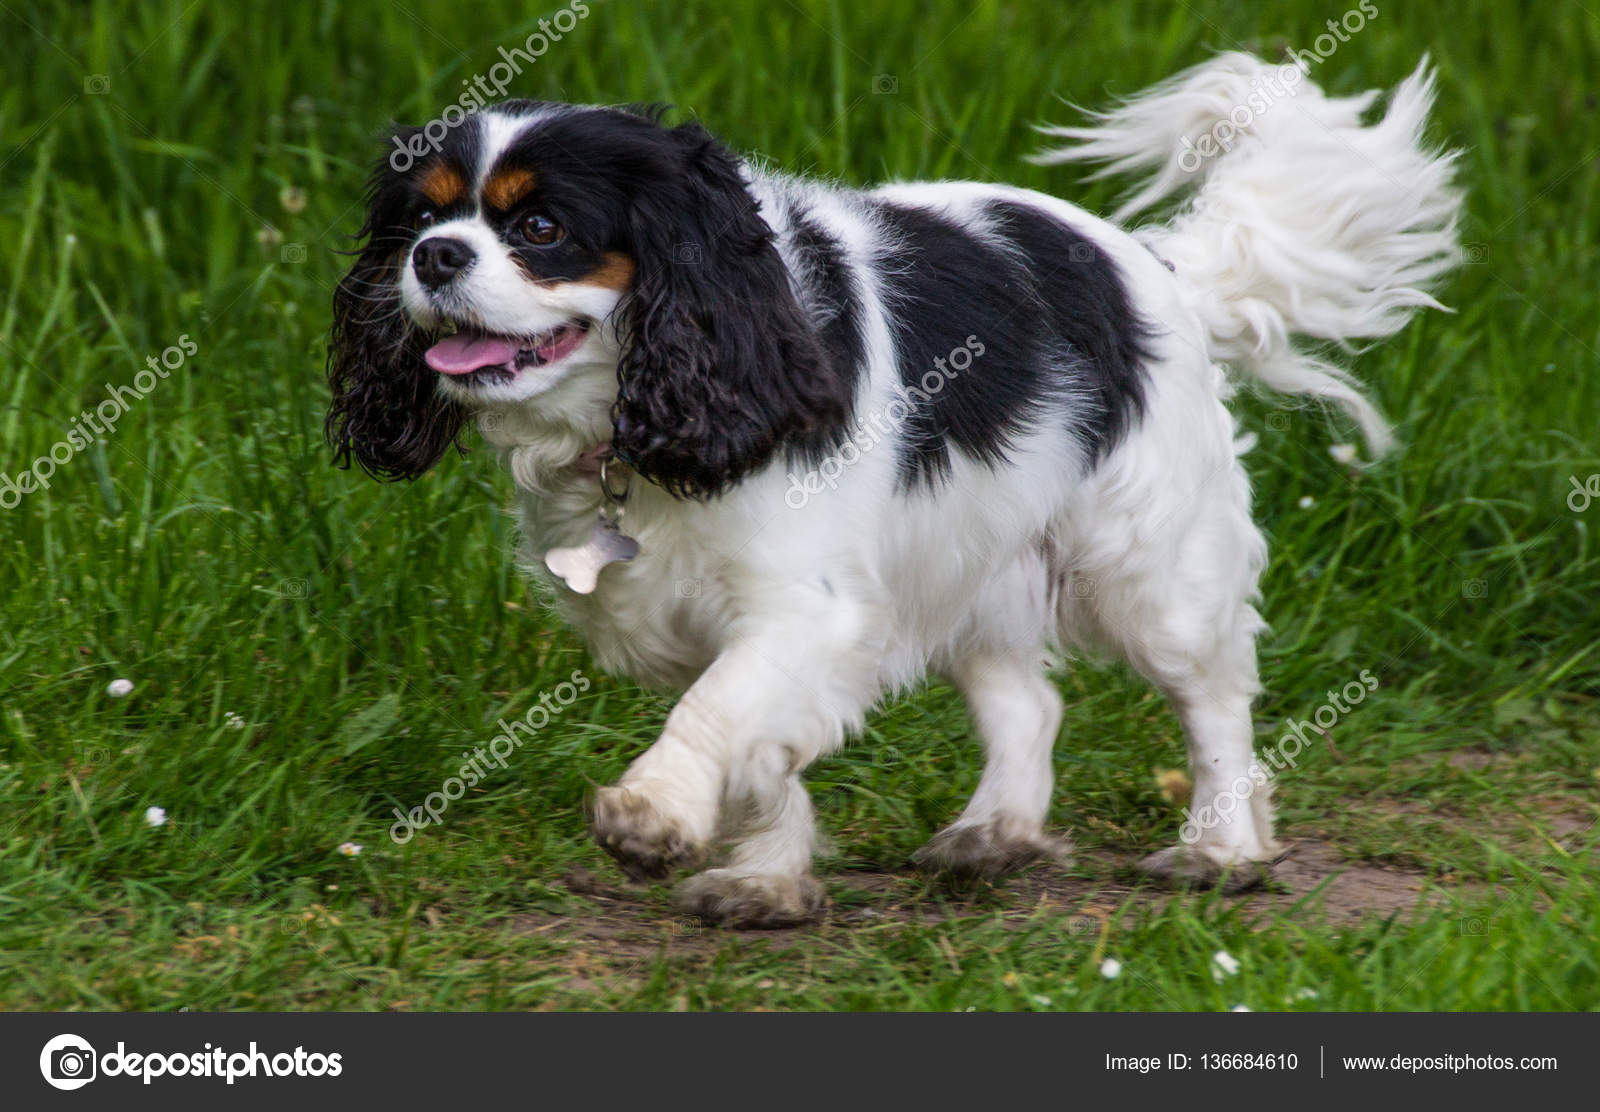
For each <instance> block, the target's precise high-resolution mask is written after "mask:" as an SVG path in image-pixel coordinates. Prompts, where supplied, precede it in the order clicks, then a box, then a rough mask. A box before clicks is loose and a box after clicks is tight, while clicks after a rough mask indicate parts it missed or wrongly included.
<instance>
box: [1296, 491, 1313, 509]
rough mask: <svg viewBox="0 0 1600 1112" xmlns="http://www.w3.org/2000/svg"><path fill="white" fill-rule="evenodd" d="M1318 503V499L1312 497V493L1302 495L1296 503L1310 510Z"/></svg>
mask: <svg viewBox="0 0 1600 1112" xmlns="http://www.w3.org/2000/svg"><path fill="white" fill-rule="evenodd" d="M1316 504H1317V500H1316V499H1315V498H1313V497H1311V495H1309V494H1306V495H1302V496H1301V498H1300V501H1299V502H1296V503H1295V505H1297V506H1299V507H1300V508H1301V509H1302V510H1309V509H1310V508H1311V507H1312V506H1315V505H1316Z"/></svg>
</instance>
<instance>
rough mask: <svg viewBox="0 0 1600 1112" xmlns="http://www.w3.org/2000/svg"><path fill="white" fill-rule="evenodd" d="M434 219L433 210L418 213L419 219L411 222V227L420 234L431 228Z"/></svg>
mask: <svg viewBox="0 0 1600 1112" xmlns="http://www.w3.org/2000/svg"><path fill="white" fill-rule="evenodd" d="M434 219H435V218H434V215H433V210H432V209H423V210H422V211H421V212H419V213H417V218H416V219H415V220H413V221H412V222H411V226H412V227H414V228H416V229H417V231H419V232H420V231H421V230H422V229H424V228H427V227H431V226H432V224H433V221H434Z"/></svg>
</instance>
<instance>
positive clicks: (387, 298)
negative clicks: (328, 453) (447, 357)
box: [324, 168, 466, 480]
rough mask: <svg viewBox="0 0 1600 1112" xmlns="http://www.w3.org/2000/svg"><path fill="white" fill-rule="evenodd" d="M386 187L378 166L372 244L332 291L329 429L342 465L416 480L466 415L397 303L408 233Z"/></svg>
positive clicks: (366, 235)
mask: <svg viewBox="0 0 1600 1112" xmlns="http://www.w3.org/2000/svg"><path fill="white" fill-rule="evenodd" d="M384 193H385V187H384V184H383V170H382V168H380V172H379V175H377V176H375V178H374V192H373V205H372V210H371V212H370V214H369V215H368V217H367V220H366V223H365V224H364V225H363V226H362V229H361V232H360V234H359V238H361V239H362V240H365V245H364V246H363V247H362V249H361V251H360V252H359V253H358V255H357V257H356V261H355V265H354V266H352V267H351V268H350V273H349V274H347V275H345V277H344V280H343V281H341V282H340V283H339V286H338V288H337V289H336V290H334V293H333V333H332V336H331V337H330V341H329V345H328V385H329V386H330V387H331V388H332V391H333V400H332V402H331V404H330V405H329V407H328V418H327V422H326V424H325V426H324V431H325V433H326V435H327V438H328V443H329V444H330V445H332V446H333V454H334V461H335V462H336V463H337V464H338V465H339V466H340V467H349V466H350V461H351V458H352V457H353V458H354V459H355V461H356V462H357V463H359V464H360V465H361V467H362V470H364V471H366V472H367V473H368V474H369V475H372V476H374V477H375V478H379V479H385V480H393V479H415V478H416V477H417V476H419V475H421V474H422V473H423V472H425V471H427V470H428V469H429V468H430V467H432V466H433V465H434V464H436V463H438V462H439V459H440V457H442V456H443V455H444V454H445V452H446V450H448V449H449V448H450V446H451V445H452V444H455V443H456V435H457V433H459V432H460V430H461V426H462V423H463V421H464V420H465V418H466V414H465V411H464V410H463V409H462V408H461V406H460V405H459V404H458V403H456V402H454V401H452V400H450V399H448V398H444V397H441V396H440V395H439V394H438V376H437V375H435V374H434V372H433V371H432V370H431V369H430V368H429V367H428V365H427V363H426V362H424V361H423V352H424V350H425V349H426V343H425V341H424V338H423V337H422V336H420V335H419V334H418V333H417V330H416V329H415V328H414V327H413V326H412V324H411V322H410V321H409V320H408V319H407V318H406V315H405V312H404V311H403V310H402V308H401V306H400V268H401V267H403V266H405V265H406V259H407V257H408V249H409V247H410V245H411V236H410V234H409V232H408V231H407V230H406V229H405V228H403V227H401V226H399V224H398V222H396V221H392V220H390V219H388V217H387V213H386V208H387V206H386V205H385V203H384Z"/></svg>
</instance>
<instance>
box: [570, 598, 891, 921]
mask: <svg viewBox="0 0 1600 1112" xmlns="http://www.w3.org/2000/svg"><path fill="white" fill-rule="evenodd" d="M857 628H858V627H857V626H856V625H855V623H854V622H852V621H850V620H848V619H846V620H842V621H829V620H826V619H823V620H813V622H812V623H811V624H810V625H809V626H808V627H803V628H792V629H778V628H768V629H767V630H765V631H764V634H763V635H762V636H760V637H756V638H749V639H745V640H741V641H739V642H737V643H735V644H733V645H731V646H729V647H728V648H727V649H725V650H724V651H723V652H722V654H721V655H720V656H718V657H717V659H716V660H715V661H714V662H713V663H712V665H711V667H709V668H708V669H707V670H706V671H705V673H704V674H703V675H701V677H700V678H699V679H698V680H696V681H695V683H694V684H693V685H692V686H691V687H690V688H689V690H688V691H687V692H686V693H685V694H684V696H683V699H682V700H681V701H680V702H679V703H678V705H677V706H676V707H674V708H673V710H672V713H671V714H670V715H668V717H667V724H666V728H665V729H664V730H663V731H662V734H661V737H660V739H659V740H658V741H657V742H656V743H655V744H654V745H652V746H651V747H650V749H649V750H648V751H646V752H645V753H644V754H643V755H642V756H641V757H639V759H638V760H636V761H635V762H634V763H633V765H632V766H631V767H630V768H629V769H628V771H627V772H626V773H625V774H624V775H623V777H622V779H621V780H620V781H619V782H618V783H617V784H615V785H613V786H611V787H608V788H603V789H601V790H600V792H599V793H598V794H597V796H596V798H595V801H594V816H593V830H594V835H595V838H596V839H597V840H598V841H599V842H600V844H601V845H602V846H603V847H604V848H605V849H606V851H607V852H608V853H610V854H611V855H612V856H613V857H615V858H616V859H617V861H618V862H619V863H620V864H621V865H622V867H623V869H624V870H626V871H627V872H628V874H629V875H630V876H633V877H635V878H636V879H646V878H660V877H664V876H666V875H667V874H668V873H670V872H671V871H672V870H674V869H677V868H686V867H694V866H698V865H699V864H700V863H702V862H703V861H704V860H705V859H706V858H707V856H708V855H709V853H710V849H711V846H712V843H713V841H714V840H715V839H717V838H718V836H719V835H722V836H723V837H725V838H727V839H730V840H732V841H733V842H734V843H735V847H734V850H733V852H732V855H731V857H730V859H729V861H728V862H727V863H726V867H724V868H718V869H712V870H710V871H709V872H706V873H703V874H701V875H700V876H698V877H696V878H694V879H693V880H691V881H690V882H688V883H687V884H686V885H685V886H684V889H683V890H682V892H681V893H680V906H682V907H684V908H685V909H686V910H690V911H692V912H694V913H695V914H697V915H701V916H704V917H706V918H709V919H714V920H718V921H721V922H728V923H736V924H740V925H747V926H757V925H760V926H775V925H779V924H781V923H788V922H798V921H801V920H803V919H806V918H809V917H810V916H812V915H813V914H815V912H816V911H817V910H818V909H819V908H820V907H821V903H822V890H821V887H820V885H818V884H817V882H816V881H815V879H814V878H812V877H811V876H810V874H809V870H810V861H811V847H812V840H813V834H814V832H813V823H812V816H811V804H810V800H809V798H808V797H807V795H806V791H805V788H804V786H803V785H802V784H801V783H800V780H799V773H800V772H801V770H803V769H804V768H805V767H806V766H807V765H808V764H810V763H811V761H813V760H814V759H816V757H818V756H819V755H821V754H823V753H825V752H828V751H830V750H832V749H835V748H837V747H838V746H839V745H840V744H841V743H842V742H843V740H844V735H845V732H846V730H848V729H851V728H855V727H857V726H859V724H860V722H861V720H862V717H863V716H864V714H865V711H866V708H867V707H868V706H869V705H870V704H871V703H872V701H873V699H874V698H875V696H876V694H877V689H876V668H875V666H874V665H875V662H874V661H873V660H871V659H870V653H867V652H865V651H864V649H863V647H862V646H861V645H860V644H859V643H858V642H857V639H856V636H855V630H856V629H857Z"/></svg>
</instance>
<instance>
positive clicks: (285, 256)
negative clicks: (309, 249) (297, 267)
mask: <svg viewBox="0 0 1600 1112" xmlns="http://www.w3.org/2000/svg"><path fill="white" fill-rule="evenodd" d="M278 257H279V258H280V259H282V260H283V261H284V262H286V263H289V264H290V265H291V266H292V265H294V264H296V263H303V262H305V261H306V245H305V244H303V243H285V244H284V245H283V249H282V250H280V251H279V252H278Z"/></svg>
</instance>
